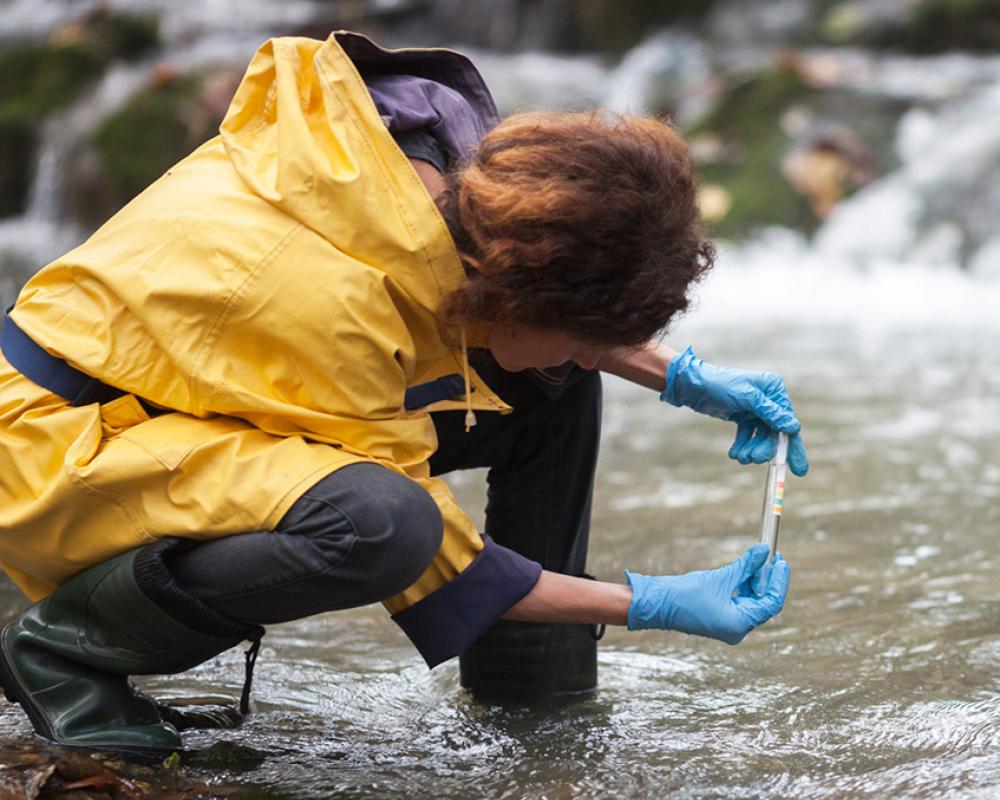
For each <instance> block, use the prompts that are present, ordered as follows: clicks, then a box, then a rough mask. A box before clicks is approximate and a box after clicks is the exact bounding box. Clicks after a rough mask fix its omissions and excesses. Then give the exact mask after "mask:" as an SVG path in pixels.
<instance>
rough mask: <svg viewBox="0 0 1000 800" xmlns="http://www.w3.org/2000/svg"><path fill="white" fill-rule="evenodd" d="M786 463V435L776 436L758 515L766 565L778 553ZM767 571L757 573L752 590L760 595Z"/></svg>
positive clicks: (765, 583) (768, 571) (765, 581)
mask: <svg viewBox="0 0 1000 800" xmlns="http://www.w3.org/2000/svg"><path fill="white" fill-rule="evenodd" d="M787 461H788V434H787V433H779V434H778V449H777V451H776V452H775V454H774V458H772V459H771V463H770V464H768V466H767V482H766V483H765V484H764V508H763V510H762V511H761V515H760V541H762V542H763V543H764V544H766V545H767V546H768V548H770V550H771V553H770V555H769V556H768V559H767V563H768V564H769V565H770V564H771V563H772V562H773V561H774V554H775V553H776V552H777V551H778V527H779V525H780V524H781V506H782V504H783V502H784V499H785V469H786V464H787ZM769 574H770V570H769V569H762V570H760V572H758V573H757V577H756V579H755V580H754V583H753V589H754V591H755V592H756V593H757V594H762V593H763V591H764V589H765V588H766V585H767V576H768V575H769Z"/></svg>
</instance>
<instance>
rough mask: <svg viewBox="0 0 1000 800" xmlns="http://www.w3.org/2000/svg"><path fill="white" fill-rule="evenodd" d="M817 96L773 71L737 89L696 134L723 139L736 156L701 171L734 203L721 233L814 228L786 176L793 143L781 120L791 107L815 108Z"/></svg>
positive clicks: (780, 71)
mask: <svg viewBox="0 0 1000 800" xmlns="http://www.w3.org/2000/svg"><path fill="white" fill-rule="evenodd" d="M817 94H818V92H816V90H814V89H811V88H810V87H808V86H806V85H805V84H804V83H803V82H802V81H801V79H800V78H799V77H798V76H797V75H795V74H794V73H793V72H791V71H790V70H785V69H773V70H770V71H768V72H765V73H762V74H760V75H757V76H754V77H753V78H751V79H749V80H747V81H744V82H742V83H740V84H738V85H737V86H734V87H733V88H732V89H731V90H730V92H729V93H728V95H727V96H726V97H725V98H724V100H723V102H721V103H720V104H719V105H718V107H717V108H716V110H715V111H714V112H713V113H712V114H711V115H710V116H709V117H708V118H707V119H705V120H704V121H703V122H701V123H700V124H699V125H698V126H697V127H696V128H695V129H694V130H693V131H691V134H692V135H699V134H708V133H711V134H713V135H714V136H717V137H719V138H720V139H721V141H722V142H723V146H724V150H725V151H726V152H728V153H729V154H730V156H729V157H727V158H723V159H720V160H719V161H717V162H715V163H711V164H704V165H702V166H701V167H700V168H699V180H700V182H701V183H703V184H709V183H711V184H718V185H720V186H722V187H723V188H725V189H726V190H727V191H728V192H729V194H730V198H731V201H732V206H731V208H730V210H729V213H728V214H727V215H726V216H725V217H724V218H723V219H722V220H720V221H719V222H717V223H716V224H715V226H714V228H715V233H717V234H718V235H720V236H725V237H741V236H745V235H747V234H749V233H751V232H752V231H753V230H754V229H756V228H760V227H763V226H767V225H779V224H780V225H787V226H790V227H795V228H806V229H808V228H809V227H810V226H811V224H812V215H811V212H810V210H809V203H808V200H807V199H806V198H805V197H803V196H801V195H800V194H798V193H797V192H796V191H795V190H794V189H792V187H791V186H789V185H788V182H787V181H786V180H785V179H784V177H783V176H782V174H781V162H782V159H783V158H784V156H785V153H786V152H787V150H788V147H789V145H790V144H791V143H790V141H789V139H788V137H787V136H786V135H785V133H784V132H783V131H782V130H781V126H780V119H781V116H782V114H783V113H784V112H785V111H787V110H788V109H789V108H790V107H792V106H794V105H809V104H811V103H812V102H814V101H815V99H816V97H817Z"/></svg>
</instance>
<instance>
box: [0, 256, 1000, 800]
mask: <svg viewBox="0 0 1000 800" xmlns="http://www.w3.org/2000/svg"><path fill="white" fill-rule="evenodd" d="M770 251H771V252H772V253H774V252H776V249H775V248H770ZM758 259H759V254H757V255H755V254H754V252H753V248H749V249H744V250H741V251H731V252H727V253H725V254H724V255H723V258H722V259H721V261H720V266H719V267H718V271H717V274H716V275H714V276H713V277H712V278H711V279H710V281H709V283H708V285H707V286H706V287H704V290H703V291H702V293H701V297H702V299H701V304H700V308H699V309H698V310H696V311H695V312H693V313H692V314H691V315H690V317H689V318H688V319H687V320H685V321H684V322H683V323H682V324H681V325H680V326H678V329H677V330H676V332H675V333H674V335H673V336H672V337H671V341H673V342H675V343H676V344H684V343H687V342H688V341H691V342H694V343H695V346H696V349H697V350H698V351H699V352H701V353H702V354H703V355H704V356H706V357H709V358H711V359H712V360H714V361H716V362H720V363H729V364H740V365H745V366H749V367H767V368H773V369H777V370H780V371H781V372H782V373H783V374H784V375H785V377H786V379H787V381H788V383H789V385H790V386H791V391H792V396H793V398H794V401H795V403H796V406H797V410H798V413H799V415H800V416H801V418H802V421H803V425H804V431H805V436H806V440H807V443H808V445H809V448H810V457H811V462H812V467H811V470H810V473H809V475H808V476H807V477H806V478H805V479H801V480H793V481H791V482H790V484H789V487H788V491H787V493H786V504H785V508H786V511H785V515H784V521H783V523H782V545H781V549H782V550H783V551H784V553H785V554H786V556H787V558H788V560H789V562H790V564H791V565H792V568H793V580H792V589H791V593H790V596H789V599H788V603H787V606H786V610H785V611H784V612H783V613H782V614H781V615H780V617H779V618H778V619H776V620H774V621H772V622H771V623H769V624H768V625H766V626H765V627H764V628H762V629H761V630H759V631H756V632H755V633H753V634H752V635H751V636H750V637H748V638H747V639H746V640H745V641H744V643H743V644H741V645H740V646H738V647H735V648H733V647H728V646H725V645H722V644H719V643H716V642H712V641H707V640H702V639H697V638H693V637H688V636H683V635H679V634H676V633H657V632H644V633H638V634H636V633H628V632H626V631H622V630H612V631H609V633H608V635H607V636H606V638H605V639H604V641H603V642H602V643H601V646H600V650H599V653H600V656H599V658H600V689H599V691H598V693H597V694H596V696H595V697H593V698H592V699H588V700H585V701H581V702H577V703H574V704H569V705H563V706H560V707H549V708H541V709H539V708H535V709H531V708H518V707H512V708H504V707H500V706H490V705H482V704H480V703H478V702H475V701H474V700H472V699H471V698H470V697H469V696H468V695H466V694H465V693H464V692H463V691H462V690H461V689H460V688H459V687H458V680H457V671H458V670H457V665H456V664H455V663H449V664H446V665H444V666H442V667H439V668H438V669H436V670H435V671H433V672H428V671H427V670H426V668H425V667H424V666H423V665H422V663H421V662H420V660H419V658H418V656H417V655H416V653H415V652H414V651H413V650H412V649H411V647H410V646H409V644H408V643H407V642H406V640H405V638H404V637H403V636H402V635H401V634H400V633H399V632H398V631H397V630H396V628H395V626H393V625H392V623H391V622H390V621H389V620H388V619H387V618H386V617H385V615H384V614H383V613H382V612H381V610H379V609H378V608H367V609H359V610H356V611H352V612H347V613H340V614H333V615H325V616H320V617H316V618H312V619H307V620H302V621H300V622H297V623H295V624H288V625H281V626H276V627H274V628H272V629H271V630H270V631H269V632H268V636H267V637H266V638H265V646H264V648H263V651H262V654H261V657H260V660H259V662H258V666H257V677H256V681H255V689H254V694H255V699H256V713H255V714H253V716H252V717H251V718H250V719H249V721H248V722H247V723H246V724H245V725H244V726H243V727H242V728H241V729H239V730H237V731H226V732H197V733H196V732H189V733H188V734H186V737H187V742H188V744H189V745H190V746H192V747H194V748H206V747H208V746H210V745H211V744H212V743H213V742H216V741H219V740H228V741H233V742H237V743H240V744H242V745H245V746H247V747H250V748H253V749H254V750H256V751H259V752H260V753H261V754H262V755H263V756H264V760H263V763H262V764H260V765H259V766H257V767H256V768H254V769H250V770H248V771H244V772H240V773H234V772H231V771H230V772H227V771H226V770H221V771H220V770H218V769H215V770H211V771H209V772H207V773H206V774H205V777H206V778H209V779H210V780H213V781H222V780H224V781H227V782H229V783H230V784H231V783H233V782H235V783H236V784H237V785H243V784H246V785H248V786H249V785H252V786H259V787H262V789H261V791H262V794H260V795H255V796H260V797H295V798H328V797H373V798H374V797H380V798H382V797H426V796H430V795H433V796H436V797H440V798H446V797H447V798H464V797H509V798H541V797H547V798H562V797H578V796H586V797H609V798H610V797H625V796H628V797H650V798H662V797H677V798H709V797H747V798H762V797H775V798H777V797H787V796H789V795H795V796H797V797H799V798H825V797H837V798H846V797H873V798H876V797H877V798H884V797H914V798H916V797H927V798H931V797H933V798H941V797H956V798H957V797H969V798H972V797H987V796H994V794H993V793H994V791H995V787H996V786H997V785H1000V756H997V751H998V746H1000V692H998V687H1000V621H998V616H997V604H996V598H997V591H996V587H997V585H998V582H1000V563H998V560H997V556H996V546H995V534H996V530H997V525H998V523H1000V502H998V500H1000V457H998V456H997V453H998V452H1000V349H998V347H997V336H998V334H1000V319H998V317H997V315H996V310H997V309H998V308H1000V285H997V284H992V283H989V282H986V281H983V280H973V279H969V278H966V277H963V276H962V275H959V274H957V273H954V272H941V271H938V272H921V271H919V270H907V269H905V268H898V269H887V270H885V271H883V272H876V273H869V274H867V275H865V274H860V273H857V272H853V271H845V270H838V269H836V267H835V265H827V267H828V271H827V273H826V274H825V275H824V274H819V273H817V272H816V271H815V270H816V269H817V268H816V267H815V266H812V267H811V266H808V265H807V266H804V267H802V268H801V270H802V274H799V275H796V271H795V266H794V265H793V264H788V263H780V259H779V261H778V262H771V263H768V264H763V263H759V261H758ZM810 270H812V272H810ZM779 276H784V280H783V281H781V282H779ZM915 287H919V289H918V288H915ZM605 422H606V426H605V437H604V443H603V452H602V458H601V464H600V468H599V469H600V481H599V484H598V488H597V497H596V508H595V514H594V532H593V537H592V540H593V545H592V555H591V558H590V568H591V571H592V572H594V573H596V574H597V575H598V576H600V577H601V578H604V579H608V580H619V579H621V574H622V570H623V569H624V568H625V567H629V568H632V569H636V570H639V571H645V572H656V571H662V572H675V571H683V570H688V569H695V568H702V567H708V566H714V565H717V564H721V563H723V562H725V561H728V560H729V559H731V558H733V557H735V556H736V555H738V554H739V553H740V552H741V551H742V550H743V549H744V548H745V547H746V546H747V545H748V544H750V543H751V542H752V541H753V540H754V538H755V535H756V525H757V520H758V514H759V506H760V498H761V491H762V482H763V477H764V470H763V468H762V467H742V466H740V465H738V464H736V463H735V462H731V461H729V460H728V459H727V457H726V450H727V449H728V445H729V439H730V435H731V433H732V431H731V430H730V429H731V427H732V426H730V425H728V424H723V423H719V422H716V421H714V420H711V419H707V418H699V417H697V416H696V415H693V414H691V413H690V412H687V411H684V410H677V409H673V408H670V407H667V406H664V405H661V404H659V403H658V402H657V400H656V397H655V395H652V394H651V393H647V392H645V391H643V390H640V389H636V388H633V387H630V386H628V385H626V384H624V383H623V382H619V381H608V382H607V385H606V411H605ZM482 478H483V476H482V474H481V473H478V472H477V473H466V474H462V475H460V476H458V477H457V478H456V479H455V481H454V483H455V486H456V489H457V491H458V493H459V496H460V499H461V500H462V501H463V502H464V503H465V505H466V507H467V508H470V509H473V508H478V507H479V506H480V504H481V502H482V488H481V485H482ZM7 598H8V601H7V603H6V604H5V605H6V608H5V609H4V611H6V612H8V613H9V612H11V611H13V607H14V606H15V605H16V604H17V603H18V602H19V601H17V600H16V599H15V598H14V596H13V595H8V596H7ZM241 678H242V658H241V655H240V653H239V651H235V650H234V651H230V652H229V653H228V654H225V655H223V656H222V657H220V658H218V659H215V660H214V661H212V662H209V663H208V664H205V665H203V666H201V667H199V668H197V669H195V670H192V671H191V672H189V673H186V674H184V675H181V676H175V677H157V678H152V679H147V680H145V681H144V684H145V685H146V686H147V687H149V688H150V689H151V690H153V691H154V692H156V693H159V694H167V695H170V696H172V697H192V698H193V697H198V696H201V695H204V694H205V693H206V692H215V693H218V692H222V693H223V694H227V693H228V694H229V695H231V696H235V695H236V694H238V689H239V683H240V680H241ZM0 738H2V739H3V740H4V741H5V742H7V743H9V745H10V746H11V747H15V748H16V747H19V746H21V745H24V746H28V745H30V743H31V731H30V727H29V726H28V723H27V721H26V720H25V719H24V717H23V716H22V715H21V713H20V712H19V711H17V710H16V709H13V708H11V707H10V706H6V705H4V706H2V707H0ZM194 771H195V772H197V770H194ZM264 787H271V788H270V789H268V788H264Z"/></svg>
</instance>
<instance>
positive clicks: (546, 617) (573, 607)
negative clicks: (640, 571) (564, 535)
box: [503, 570, 632, 625]
mask: <svg viewBox="0 0 1000 800" xmlns="http://www.w3.org/2000/svg"><path fill="white" fill-rule="evenodd" d="M631 604H632V589H631V588H630V587H629V586H625V585H622V584H619V583H607V582H605V581H595V580H591V579H590V578H577V577H574V576H572V575H562V574H560V573H558V572H550V571H549V570H544V571H543V572H542V574H541V577H540V578H539V579H538V582H537V583H536V584H535V586H534V587H533V588H532V590H531V591H530V592H528V594H526V595H525V596H524V597H522V598H521V600H520V601H518V602H517V603H515V604H514V605H513V606H512V607H511V608H510V609H509V610H508V611H507V613H506V614H504V615H503V618H504V619H512V620H520V621H522V622H579V623H589V624H594V625H599V624H604V625H625V624H626V623H627V622H628V609H629V606H630V605H631Z"/></svg>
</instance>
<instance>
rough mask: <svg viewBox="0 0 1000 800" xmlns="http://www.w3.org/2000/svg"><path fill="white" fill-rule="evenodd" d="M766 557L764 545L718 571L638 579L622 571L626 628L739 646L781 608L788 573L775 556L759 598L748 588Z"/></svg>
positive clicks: (785, 592) (779, 559) (643, 576)
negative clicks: (627, 600)
mask: <svg viewBox="0 0 1000 800" xmlns="http://www.w3.org/2000/svg"><path fill="white" fill-rule="evenodd" d="M767 555H768V547H767V545H766V544H761V543H758V544H755V545H753V547H750V548H749V549H748V550H747V551H746V553H745V554H744V555H742V556H741V557H740V558H737V559H736V560H735V561H734V562H732V563H731V564H728V565H726V566H724V567H720V568H719V569H707V570H699V571H698V572H688V573H685V574H684V575H640V574H638V573H636V572H629V571H628V570H625V575H626V577H627V578H628V582H629V585H630V586H631V587H632V604H631V605H630V606H629V609H628V629H629V630H630V631H638V630H646V629H648V628H659V629H662V630H675V631H682V632H684V633H693V634H695V635H697V636H708V637H709V638H712V639H718V640H719V641H722V642H725V643H726V644H739V643H740V642H741V641H743V637H744V636H746V635H747V634H748V633H750V631H752V630H753V629H754V628H756V627H758V626H760V625H763V624H764V623H765V622H767V621H768V620H769V619H770V618H771V617H773V616H774V615H775V614H777V613H778V612H779V611H781V609H782V607H783V606H784V604H785V596H786V595H787V594H788V578H789V574H790V570H789V568H788V562H786V561H785V559H784V558H783V557H782V556H781V554H780V553H779V554H778V555H777V556H776V557H775V560H774V563H773V565H772V566H771V568H770V576H769V577H768V581H767V589H766V591H765V592H764V594H763V595H760V596H758V595H755V594H754V593H753V590H752V589H751V588H750V582H751V580H752V579H753V576H754V574H755V573H756V572H757V571H758V570H760V569H762V568H764V565H765V562H766V561H767Z"/></svg>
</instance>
